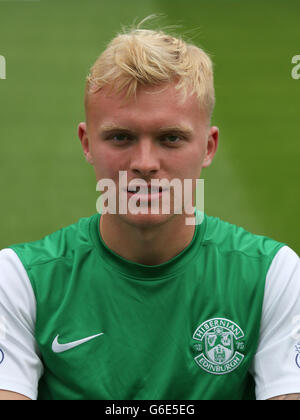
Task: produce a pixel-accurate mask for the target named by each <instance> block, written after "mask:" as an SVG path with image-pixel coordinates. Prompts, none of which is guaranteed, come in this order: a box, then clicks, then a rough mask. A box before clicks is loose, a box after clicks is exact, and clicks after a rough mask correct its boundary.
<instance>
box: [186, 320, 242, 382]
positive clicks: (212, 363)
mask: <svg viewBox="0 0 300 420" xmlns="http://www.w3.org/2000/svg"><path fill="white" fill-rule="evenodd" d="M243 337H244V333H243V331H242V330H241V328H240V327H239V326H238V325H237V324H235V323H234V322H232V321H230V320H228V319H225V318H213V319H210V320H208V321H205V322H203V324H201V325H200V326H199V327H198V328H197V329H196V331H195V333H194V335H193V339H194V340H196V341H197V342H196V343H195V345H194V349H195V350H196V351H198V352H200V354H199V355H198V356H196V357H195V358H194V360H195V362H196V363H197V365H198V366H200V367H201V368H202V369H203V370H205V371H206V372H208V373H212V374H214V375H224V374H226V373H230V372H232V371H233V370H235V369H236V368H237V367H238V366H239V365H240V364H241V363H242V361H243V359H244V357H245V356H244V355H243V354H242V353H241V351H243V350H244V348H245V344H244V342H243V341H240V340H241V339H242V338H243Z"/></svg>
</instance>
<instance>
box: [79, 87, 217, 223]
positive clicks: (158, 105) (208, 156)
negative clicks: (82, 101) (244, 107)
mask: <svg viewBox="0 0 300 420" xmlns="http://www.w3.org/2000/svg"><path fill="white" fill-rule="evenodd" d="M209 123H210V121H209V117H208V115H207V113H206V111H200V108H199V104H198V101H197V99H196V97H195V96H191V97H188V98H187V100H186V101H185V102H184V103H182V102H181V101H180V98H179V97H178V92H177V91H176V89H175V86H174V85H173V84H170V85H167V86H166V87H164V89H162V87H152V88H145V87H143V88H140V89H139V90H138V92H137V96H136V98H132V99H130V101H129V102H126V103H125V102H124V99H123V98H122V97H121V96H119V95H116V94H112V93H110V94H109V95H108V92H107V90H106V89H102V90H101V91H99V92H97V93H96V94H92V95H91V96H90V98H89V103H88V107H87V123H80V125H79V128H78V135H79V138H80V141H81V144H82V147H83V151H84V154H85V156H86V159H87V160H88V162H89V163H91V164H92V165H93V167H94V170H95V174H96V178H97V181H99V180H101V179H104V178H105V179H110V180H112V181H114V183H115V185H116V186H117V194H118V193H119V172H120V171H126V172H127V181H128V184H129V183H130V181H132V180H137V179H142V180H145V181H146V183H147V184H150V183H151V181H152V180H162V179H167V180H168V181H169V182H171V181H172V180H173V179H175V178H176V179H179V180H180V181H181V182H182V185H184V180H185V179H189V180H193V183H194V184H193V185H195V182H196V180H197V179H199V178H200V174H201V170H202V168H205V167H207V166H209V165H210V163H211V162H212V159H213V157H214V155H215V153H216V150H217V145H218V129H217V127H210V126H209ZM173 194H174V191H173V188H171V190H170V196H171V203H172V202H173V201H172V199H173ZM131 196H132V195H131ZM117 197H118V196H117ZM144 197H145V196H144ZM129 198H130V196H128V199H129ZM146 198H147V200H146V201H143V202H140V205H143V206H147V207H148V206H149V211H148V212H147V214H130V212H128V214H117V215H116V216H115V217H116V218H119V220H120V221H121V220H122V221H123V222H125V223H128V224H131V225H135V226H141V227H142V226H148V227H149V226H150V227H151V226H153V225H158V224H164V223H167V222H170V221H171V220H174V218H178V217H185V215H184V213H183V214H182V215H178V214H174V206H173V207H172V205H171V208H170V210H171V211H170V213H169V214H162V211H161V204H162V197H161V196H160V197H159V198H157V196H156V199H157V200H158V201H159V204H160V211H159V214H151V212H150V210H151V199H154V196H151V195H149V196H146ZM117 202H118V200H117ZM117 213H118V210H117Z"/></svg>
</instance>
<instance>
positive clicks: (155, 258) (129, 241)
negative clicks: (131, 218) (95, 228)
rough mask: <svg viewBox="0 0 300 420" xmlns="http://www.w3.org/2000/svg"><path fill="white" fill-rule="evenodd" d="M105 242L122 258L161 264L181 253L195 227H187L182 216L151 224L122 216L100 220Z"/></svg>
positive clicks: (145, 263) (190, 238)
mask: <svg viewBox="0 0 300 420" xmlns="http://www.w3.org/2000/svg"><path fill="white" fill-rule="evenodd" d="M100 233H101V236H102V239H103V241H104V242H105V244H106V245H107V246H108V248H110V249H111V250H112V251H114V252H115V253H116V254H118V255H120V256H121V257H123V258H125V259H127V260H129V261H132V262H136V263H139V264H144V265H158V264H163V263H164V262H167V261H169V260H170V259H172V258H174V257H175V256H176V255H178V254H180V253H181V252H182V251H183V250H184V249H185V248H186V247H187V246H188V245H189V244H190V242H191V241H192V239H193V236H194V233H195V226H193V225H192V226H187V225H186V224H185V218H184V217H182V215H180V216H179V215H174V216H173V217H172V218H171V219H169V220H168V221H166V222H165V223H160V224H157V225H155V224H152V225H151V227H149V223H148V224H147V226H146V227H145V226H139V225H138V224H135V225H134V224H130V223H128V222H127V221H126V219H125V220H124V219H122V218H121V217H120V216H119V215H111V214H105V215H102V216H101V219H100Z"/></svg>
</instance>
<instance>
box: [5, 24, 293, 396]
mask: <svg viewBox="0 0 300 420" xmlns="http://www.w3.org/2000/svg"><path fill="white" fill-rule="evenodd" d="M85 106H86V122H85V123H81V124H80V125H79V129H78V134H79V138H80V141H81V143H82V147H83V151H84V154H85V156H86V159H87V161H88V162H89V163H91V165H93V167H94V169H95V173H96V179H97V181H100V180H103V179H107V180H109V181H111V182H112V183H113V185H115V187H116V188H115V194H116V197H117V198H120V196H121V195H122V194H123V196H124V194H125V196H126V199H127V205H128V207H127V208H126V210H128V209H129V207H130V206H129V202H130V200H131V199H133V198H134V197H135V198H138V201H139V204H140V206H141V208H143V209H144V210H145V209H146V210H150V208H151V205H152V202H154V201H156V202H158V204H159V211H158V212H157V213H154V212H151V211H147V212H140V213H137V214H136V213H135V212H132V211H125V212H121V211H120V204H119V200H117V205H116V212H106V213H105V212H103V214H102V215H101V214H96V215H95V216H93V217H91V218H85V219H81V220H79V222H78V223H77V224H75V225H72V226H69V227H66V228H64V229H62V230H60V231H58V232H55V233H54V234H52V235H49V236H47V237H46V238H44V239H42V240H40V241H37V242H33V243H25V244H20V245H15V246H12V247H10V248H9V249H5V250H2V252H1V253H0V320H1V323H2V324H1V325H2V329H1V336H0V337H1V338H0V349H1V352H0V389H2V390H3V391H1V392H0V398H3V399H5V398H12V399H19V398H30V399H36V398H39V399H43V400H59V399H69V400H77V399H108V400H111V399H116V400H119V399H121V400H122V399H137V400H150V399H151V400H152V399H153V400H155V399H157V400H173V399H180V400H200V399H240V400H242V399H255V398H257V399H268V398H272V397H277V398H285V397H284V395H288V396H287V398H292V399H297V398H299V397H298V396H297V393H300V357H299V358H298V355H299V353H298V351H297V349H298V346H299V345H300V337H299V333H298V331H297V322H298V321H299V314H300V265H299V258H298V256H297V255H296V254H295V253H294V252H293V251H292V250H291V249H290V248H289V247H288V246H286V245H284V244H281V243H278V242H276V241H274V240H272V239H269V238H266V237H261V236H256V235H252V234H251V233H248V232H247V231H245V230H244V229H242V228H239V227H237V226H234V225H230V224H229V223H226V222H222V221H221V220H219V219H217V218H213V217H209V216H207V215H203V214H202V215H201V212H199V211H198V210H197V211H196V213H195V216H196V217H195V220H196V221H199V223H195V224H187V223H186V216H187V214H186V213H187V212H186V211H183V212H182V213H179V212H177V211H175V204H173V206H171V208H170V211H169V212H163V211H162V205H163V198H164V195H165V194H166V193H167V192H169V194H170V196H171V202H172V203H175V192H174V190H173V189H171V188H169V189H165V188H162V189H161V190H160V191H159V190H156V191H154V190H150V189H149V191H148V188H150V184H151V182H152V181H155V180H156V181H158V180H162V179H165V180H167V181H170V182H171V181H173V180H174V179H177V180H179V181H180V183H181V184H182V185H183V186H184V185H185V184H184V181H185V180H192V181H193V183H194V184H195V181H196V180H197V179H198V178H199V177H200V174H201V170H202V168H205V167H208V166H209V165H210V163H211V162H212V160H213V157H214V155H215V153H216V150H217V146H218V128H217V127H211V126H210V117H211V113H212V110H213V106H214V87H213V72H212V65H211V61H210V59H209V57H208V56H207V55H206V54H205V53H204V52H203V51H202V50H201V49H199V48H197V47H195V46H193V45H189V44H187V43H185V42H184V41H182V40H180V39H177V38H174V37H172V36H168V35H166V34H164V33H162V32H155V31H149V30H140V29H137V30H133V31H132V32H130V33H126V34H122V35H119V36H117V37H116V38H115V39H114V40H113V41H112V42H111V43H110V45H109V46H108V48H107V49H106V51H104V52H103V54H102V55H101V56H100V57H99V59H98V60H97V61H96V63H95V65H94V66H93V68H92V69H91V73H90V75H89V77H88V80H87V86H86V101H85ZM122 172H123V173H126V175H127V184H125V187H124V186H123V185H121V183H120V178H119V176H120V173H122ZM141 181H144V182H145V183H146V191H145V190H142V189H141V190H140V191H139V192H137V195H136V196H134V195H133V193H132V192H130V190H133V185H137V184H138V182H141ZM194 198H195V197H194ZM172 199H174V200H173V201H172ZM176 208H177V207H176ZM104 213H105V214H104Z"/></svg>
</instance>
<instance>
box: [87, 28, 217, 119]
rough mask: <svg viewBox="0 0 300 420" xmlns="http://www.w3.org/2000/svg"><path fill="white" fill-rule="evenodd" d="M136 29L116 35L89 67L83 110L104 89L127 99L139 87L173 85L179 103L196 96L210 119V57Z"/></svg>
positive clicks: (178, 41) (212, 96)
mask: <svg viewBox="0 0 300 420" xmlns="http://www.w3.org/2000/svg"><path fill="white" fill-rule="evenodd" d="M143 22H144V21H143ZM139 26H140V25H139ZM139 26H138V27H137V28H135V29H131V30H130V31H128V32H125V33H121V34H118V35H117V36H116V37H115V38H114V39H113V40H112V41H111V42H110V43H109V45H108V46H107V48H106V49H105V51H104V52H103V53H102V54H101V55H100V57H99V58H98V59H97V60H96V62H95V64H94V65H93V66H92V68H91V70H90V74H89V75H88V77H87V81H86V97H85V100H86V106H87V102H88V97H89V95H91V94H93V93H96V92H98V91H99V90H100V89H102V88H103V87H105V86H108V87H109V89H110V90H111V91H114V92H115V93H117V94H120V93H121V92H124V93H125V98H126V99H129V98H131V97H133V96H135V95H136V92H137V89H138V87H139V86H150V87H151V86H160V85H164V84H169V83H172V82H176V89H177V90H178V91H179V92H180V93H181V95H182V101H184V100H185V99H186V98H187V95H188V94H190V95H193V94H196V95H197V98H198V100H199V105H200V107H201V108H202V109H203V108H204V109H206V110H207V112H208V114H209V116H211V114H212V111H213V108H214V104H215V92H214V82H213V65H212V61H211V59H210V57H209V56H208V55H207V54H206V53H205V52H204V51H203V50H202V49H201V48H199V47H197V46H195V45H192V44H189V43H187V42H185V41H184V40H183V39H181V38H178V37H174V36H171V35H168V34H166V33H165V32H163V31H160V30H159V31H154V30H149V29H140V27H139Z"/></svg>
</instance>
